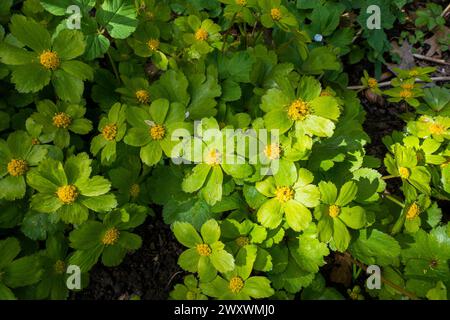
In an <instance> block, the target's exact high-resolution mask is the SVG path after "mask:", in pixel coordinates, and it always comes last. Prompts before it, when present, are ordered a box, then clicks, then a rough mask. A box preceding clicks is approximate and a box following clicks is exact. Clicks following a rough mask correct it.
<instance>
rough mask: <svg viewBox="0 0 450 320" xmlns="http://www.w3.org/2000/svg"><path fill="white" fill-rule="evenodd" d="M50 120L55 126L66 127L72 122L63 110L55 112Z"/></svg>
mask: <svg viewBox="0 0 450 320" xmlns="http://www.w3.org/2000/svg"><path fill="white" fill-rule="evenodd" d="M52 120H53V125H54V126H55V127H57V128H62V129H67V128H68V127H69V126H70V125H71V124H72V118H71V117H70V116H69V115H68V114H67V113H65V112H59V113H57V114H55V115H54V116H53V119H52Z"/></svg>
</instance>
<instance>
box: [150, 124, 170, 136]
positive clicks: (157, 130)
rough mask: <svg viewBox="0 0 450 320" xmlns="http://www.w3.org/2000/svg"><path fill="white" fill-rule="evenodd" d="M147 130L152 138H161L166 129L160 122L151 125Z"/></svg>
mask: <svg viewBox="0 0 450 320" xmlns="http://www.w3.org/2000/svg"><path fill="white" fill-rule="evenodd" d="M149 132H150V137H152V139H153V140H162V139H163V138H164V137H165V135H166V129H165V128H164V126H162V125H160V124H155V125H153V126H151V127H150V129H149Z"/></svg>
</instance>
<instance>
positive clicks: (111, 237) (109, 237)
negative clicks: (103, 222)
mask: <svg viewBox="0 0 450 320" xmlns="http://www.w3.org/2000/svg"><path fill="white" fill-rule="evenodd" d="M119 236H120V232H119V230H117V228H115V227H112V228H110V229H108V230H107V231H106V232H105V234H104V235H103V238H102V243H103V244H104V245H106V246H111V245H113V244H115V243H116V242H117V240H119Z"/></svg>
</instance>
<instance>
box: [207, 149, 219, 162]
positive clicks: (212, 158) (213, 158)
mask: <svg viewBox="0 0 450 320" xmlns="http://www.w3.org/2000/svg"><path fill="white" fill-rule="evenodd" d="M221 162H222V154H221V153H220V152H219V151H218V150H217V149H211V150H209V152H208V154H207V155H206V157H205V163H206V164H208V165H210V166H217V165H219V164H220V163H221Z"/></svg>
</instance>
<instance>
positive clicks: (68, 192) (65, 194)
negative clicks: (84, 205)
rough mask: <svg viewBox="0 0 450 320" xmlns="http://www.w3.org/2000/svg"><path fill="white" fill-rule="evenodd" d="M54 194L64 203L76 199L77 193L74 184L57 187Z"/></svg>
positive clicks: (72, 201) (70, 202) (69, 202)
mask: <svg viewBox="0 0 450 320" xmlns="http://www.w3.org/2000/svg"><path fill="white" fill-rule="evenodd" d="M56 195H57V196H58V198H59V200H61V201H62V202H63V203H64V204H72V203H74V202H75V200H77V198H78V195H79V193H78V190H77V187H75V186H74V185H65V186H62V187H59V188H58V190H57V191H56Z"/></svg>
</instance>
